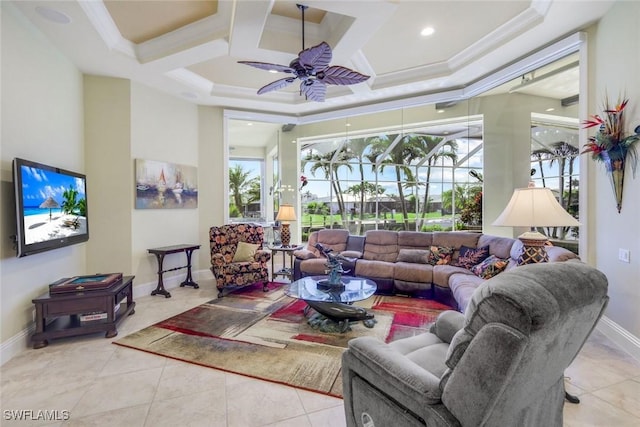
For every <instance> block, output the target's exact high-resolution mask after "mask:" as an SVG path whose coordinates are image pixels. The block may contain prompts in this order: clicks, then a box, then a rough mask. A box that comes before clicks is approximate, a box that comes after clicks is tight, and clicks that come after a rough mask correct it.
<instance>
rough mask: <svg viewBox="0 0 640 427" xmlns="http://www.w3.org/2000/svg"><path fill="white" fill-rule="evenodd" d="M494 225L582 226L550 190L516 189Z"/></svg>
mask: <svg viewBox="0 0 640 427" xmlns="http://www.w3.org/2000/svg"><path fill="white" fill-rule="evenodd" d="M493 225H502V226H505V227H562V226H577V225H581V224H580V223H579V222H578V221H577V220H576V219H575V218H574V217H572V216H571V215H569V213H568V212H567V211H566V210H564V209H563V208H562V206H560V203H558V201H557V200H556V198H555V197H554V196H553V193H552V192H551V190H549V189H548V188H535V187H533V188H531V187H530V188H516V189H515V190H514V191H513V195H512V196H511V200H509V204H508V205H507V207H506V208H504V211H502V213H501V214H500V216H499V217H498V218H497V219H496V220H495V221H494V222H493Z"/></svg>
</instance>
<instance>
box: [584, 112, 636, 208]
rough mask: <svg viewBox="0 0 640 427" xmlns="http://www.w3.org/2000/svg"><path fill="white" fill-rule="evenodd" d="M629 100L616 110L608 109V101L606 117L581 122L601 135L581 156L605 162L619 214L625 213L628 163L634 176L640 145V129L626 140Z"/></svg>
mask: <svg viewBox="0 0 640 427" xmlns="http://www.w3.org/2000/svg"><path fill="white" fill-rule="evenodd" d="M627 102H628V100H626V99H625V100H623V101H622V102H619V103H618V104H617V105H616V106H615V108H611V107H609V103H608V101H607V102H606V103H605V105H604V110H603V111H604V116H602V117H600V116H598V115H595V116H591V119H590V120H585V121H583V122H582V124H583V125H584V127H585V128H591V127H598V132H597V133H596V134H595V135H594V136H591V137H589V142H588V143H587V144H585V149H584V151H583V152H582V154H585V153H587V154H591V158H592V159H593V160H595V161H598V162H602V163H603V164H604V165H605V168H606V171H607V173H608V174H609V178H610V179H611V186H612V187H613V192H614V195H615V198H616V208H617V209H618V213H620V211H621V210H622V190H623V186H624V169H625V166H626V164H627V159H628V160H629V163H631V168H632V170H633V175H634V176H635V172H636V166H637V163H638V156H637V152H636V146H635V144H636V143H637V142H638V141H640V126H637V127H636V128H635V129H634V131H633V132H634V133H633V134H631V135H628V136H625V126H624V115H623V112H624V109H625V107H626V106H627Z"/></svg>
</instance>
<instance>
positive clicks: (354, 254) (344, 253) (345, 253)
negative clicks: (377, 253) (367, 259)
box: [340, 251, 362, 259]
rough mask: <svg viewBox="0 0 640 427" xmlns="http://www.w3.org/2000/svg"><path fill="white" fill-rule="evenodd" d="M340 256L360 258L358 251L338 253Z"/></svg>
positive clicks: (360, 254)
mask: <svg viewBox="0 0 640 427" xmlns="http://www.w3.org/2000/svg"><path fill="white" fill-rule="evenodd" d="M340 255H342V256H343V257H345V258H353V259H360V258H362V252H360V251H342V252H340Z"/></svg>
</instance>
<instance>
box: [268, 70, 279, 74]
mask: <svg viewBox="0 0 640 427" xmlns="http://www.w3.org/2000/svg"><path fill="white" fill-rule="evenodd" d="M269 72H270V73H273V74H277V73H278V70H269Z"/></svg>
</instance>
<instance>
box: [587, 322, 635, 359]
mask: <svg viewBox="0 0 640 427" xmlns="http://www.w3.org/2000/svg"><path fill="white" fill-rule="evenodd" d="M596 329H597V330H598V331H600V332H602V333H603V334H604V335H605V336H606V337H607V338H609V339H610V340H611V341H613V342H614V343H615V344H617V345H618V346H619V347H620V348H622V349H623V350H624V351H626V352H627V353H629V354H630V355H631V356H632V357H633V358H634V359H636V360H639V361H640V339H638V337H636V336H635V335H633V334H632V333H631V332H629V331H627V330H626V329H624V328H623V327H622V326H620V325H618V324H617V323H616V322H614V321H613V320H611V319H609V318H608V317H607V316H602V317H601V318H600V321H599V322H598V325H597V326H596Z"/></svg>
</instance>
